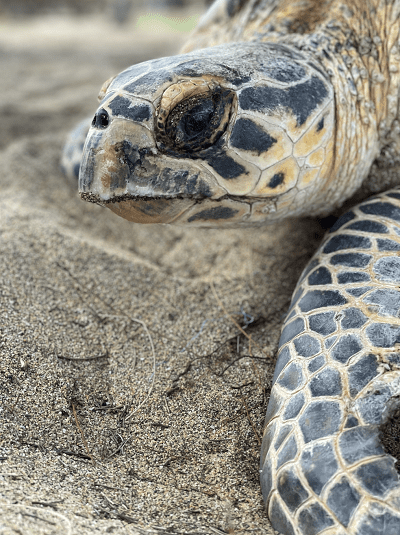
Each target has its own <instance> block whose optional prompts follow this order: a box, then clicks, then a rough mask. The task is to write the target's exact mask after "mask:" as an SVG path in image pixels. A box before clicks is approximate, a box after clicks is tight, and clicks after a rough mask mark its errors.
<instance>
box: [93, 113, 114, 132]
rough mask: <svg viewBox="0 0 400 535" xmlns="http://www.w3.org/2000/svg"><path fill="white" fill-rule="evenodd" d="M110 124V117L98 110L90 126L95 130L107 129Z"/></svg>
mask: <svg viewBox="0 0 400 535" xmlns="http://www.w3.org/2000/svg"><path fill="white" fill-rule="evenodd" d="M109 124H110V117H109V115H108V113H107V112H106V110H103V109H100V110H98V111H97V112H96V115H95V116H94V117H93V121H92V126H94V127H95V128H107V126H108V125H109Z"/></svg>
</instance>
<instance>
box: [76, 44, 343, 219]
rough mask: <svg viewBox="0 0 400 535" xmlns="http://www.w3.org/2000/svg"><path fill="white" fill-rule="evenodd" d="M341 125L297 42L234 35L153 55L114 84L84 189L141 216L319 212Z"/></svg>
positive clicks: (123, 212)
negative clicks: (315, 207)
mask: <svg viewBox="0 0 400 535" xmlns="http://www.w3.org/2000/svg"><path fill="white" fill-rule="evenodd" d="M333 125H334V108H333V92H332V88H331V86H330V83H329V81H328V80H327V79H326V77H325V75H324V73H323V72H321V71H320V70H319V69H318V68H317V67H315V66H312V65H310V64H309V62H307V61H306V60H305V59H304V58H303V57H302V56H301V55H300V54H298V53H296V52H293V51H292V50H290V49H287V48H286V47H282V46H278V45H272V44H257V46H256V47H255V45H254V44H252V43H237V44H235V43H233V44H230V45H225V46H219V47H213V48H210V49H204V50H200V51H196V52H193V53H190V54H185V55H182V56H174V57H171V58H163V59H159V60H153V61H149V62H146V63H142V64H139V65H135V66H133V67H131V68H129V69H127V70H126V71H124V72H122V73H121V74H120V75H118V76H117V77H115V78H114V79H112V80H111V81H109V82H107V83H106V84H105V85H104V86H103V88H102V91H101V102H100V106H99V108H98V110H97V111H96V114H95V116H94V118H93V121H92V125H91V128H90V130H89V134H88V137H87V140H86V144H85V148H84V154H83V159H82V164H81V171H80V178H79V187H80V194H81V197H82V198H83V199H85V200H88V201H91V202H97V203H100V204H103V205H105V206H107V207H108V208H110V209H111V210H112V211H114V212H115V213H117V214H118V215H120V216H122V217H124V218H126V219H128V220H130V221H138V222H142V223H173V222H174V223H175V222H176V223H178V224H187V223H189V224H193V225H197V226H240V225H243V224H247V225H248V224H260V223H263V222H265V221H275V220H277V219H282V218H284V217H286V216H287V215H288V214H289V213H291V214H296V213H301V212H302V211H303V212H304V213H310V212H311V211H312V210H311V208H310V206H308V207H306V208H305V207H304V204H305V200H308V201H309V204H311V203H312V198H314V197H315V195H314V193H313V195H310V194H309V191H310V190H311V189H312V190H313V191H314V190H315V182H316V181H317V179H318V183H320V184H323V179H322V180H321V177H323V176H324V174H326V170H327V169H328V168H329V165H330V162H331V158H330V156H331V155H330V152H331V151H332V148H331V147H332V144H331V141H332V137H333Z"/></svg>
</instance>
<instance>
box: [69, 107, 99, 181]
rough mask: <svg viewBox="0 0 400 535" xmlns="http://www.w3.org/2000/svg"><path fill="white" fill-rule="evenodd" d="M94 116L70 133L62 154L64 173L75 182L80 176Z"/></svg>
mask: <svg viewBox="0 0 400 535" xmlns="http://www.w3.org/2000/svg"><path fill="white" fill-rule="evenodd" d="M91 122H92V117H87V118H86V119H84V120H83V121H81V122H80V123H79V124H78V125H77V126H76V127H75V128H74V129H73V130H72V132H71V133H70V134H69V136H68V138H67V141H66V143H65V145H64V148H63V153H62V156H61V169H62V172H63V173H64V175H65V176H66V177H67V178H68V179H70V180H73V181H75V182H77V181H78V178H79V168H80V165H81V160H82V153H83V146H84V144H85V139H86V136H87V134H88V132H89V128H90V124H91Z"/></svg>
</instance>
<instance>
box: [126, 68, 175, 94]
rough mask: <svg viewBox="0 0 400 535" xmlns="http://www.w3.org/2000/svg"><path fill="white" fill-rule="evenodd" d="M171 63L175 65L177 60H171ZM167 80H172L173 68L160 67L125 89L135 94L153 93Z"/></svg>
mask: <svg viewBox="0 0 400 535" xmlns="http://www.w3.org/2000/svg"><path fill="white" fill-rule="evenodd" d="M171 64H172V65H173V66H175V62H172V61H171ZM166 82H172V76H171V69H159V70H156V71H150V72H148V73H147V74H145V75H144V76H141V77H140V78H139V79H138V80H135V81H134V82H132V83H130V84H128V85H126V86H125V87H124V90H125V91H129V93H132V94H133V95H142V94H148V95H152V94H153V93H155V92H156V91H158V90H159V89H160V86H161V85H163V84H165V83H166Z"/></svg>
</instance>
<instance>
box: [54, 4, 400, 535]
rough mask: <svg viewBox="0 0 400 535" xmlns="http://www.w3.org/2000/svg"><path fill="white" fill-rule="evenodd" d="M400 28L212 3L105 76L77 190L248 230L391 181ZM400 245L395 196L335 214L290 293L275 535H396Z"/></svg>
mask: <svg viewBox="0 0 400 535" xmlns="http://www.w3.org/2000/svg"><path fill="white" fill-rule="evenodd" d="M399 21H400V0H385V1H383V0H351V1H350V0H346V1H345V0H297V1H289V0H287V1H286V0H264V1H262V0H261V1H260V0H249V1H246V0H218V1H217V2H216V3H215V4H214V5H213V6H212V7H211V8H210V10H209V12H208V14H206V15H205V17H204V18H203V21H201V22H200V24H199V27H198V29H197V30H196V31H195V32H194V34H193V35H192V37H191V38H190V39H189V41H188V43H187V45H186V46H185V48H184V52H185V53H184V54H182V55H180V56H175V57H172V58H162V59H160V60H153V61H149V62H146V63H143V64H139V65H135V66H133V67H131V68H129V69H127V70H126V71H124V72H123V73H121V74H120V75H118V76H117V77H115V78H113V79H111V80H109V81H108V82H106V83H105V84H104V86H103V88H102V90H101V92H100V100H101V102H100V106H99V109H98V111H97V112H96V115H95V117H94V119H93V122H92V126H91V128H90V130H89V135H88V137H87V140H86V144H85V148H84V151H83V158H82V164H81V171H80V179H79V187H80V194H81V197H82V198H83V199H84V200H87V201H90V202H96V203H99V204H102V205H104V206H107V207H108V208H110V209H111V210H112V211H114V212H115V213H117V214H118V215H120V216H122V217H124V218H126V219H128V220H130V221H136V222H141V223H176V224H185V225H194V226H213V227H216V226H221V227H238V226H239V227H240V226H248V225H254V226H257V225H261V224H265V223H269V222H275V221H279V220H282V219H284V218H286V217H292V216H300V215H325V214H327V213H329V212H332V210H335V209H337V208H338V207H340V206H341V205H342V204H343V203H344V202H345V201H347V200H348V199H349V198H351V197H354V198H357V197H358V198H366V197H367V196H368V195H369V193H370V192H371V191H382V190H384V189H387V188H388V187H390V186H396V185H398V184H399V183H400V180H399V170H400V158H399V149H400V125H399V118H398V93H399V87H400V79H399V76H400V46H399V45H400V43H399V23H400V22H399ZM212 45H219V46H214V47H213V48H210V46H212ZM81 139H82V129H78V130H77V131H76V132H75V134H74V135H73V137H72V139H71V141H70V143H69V145H67V148H66V150H65V153H64V159H63V163H64V167H65V168H66V169H67V172H68V170H69V174H70V175H73V174H74V173H73V171H72V169H73V167H74V164H76V161H75V162H74V158H73V155H74V154H76V153H77V149H76V147H77V145H78V143H80V142H81ZM75 167H76V165H75ZM371 168H372V170H373V172H372V173H370V170H371ZM369 173H370V175H369ZM399 250H400V190H397V191H396V190H393V191H392V192H388V193H386V194H382V196H381V197H378V198H372V199H370V200H368V201H365V202H364V203H363V204H361V205H359V206H357V207H356V208H354V209H353V210H352V211H351V212H347V213H345V215H343V216H342V217H341V218H340V219H339V221H338V222H337V223H336V225H335V227H334V228H333V229H332V231H331V233H330V234H328V236H327V238H326V240H325V241H324V243H323V244H322V246H321V248H320V249H319V251H318V252H317V253H316V255H315V257H314V259H313V260H312V261H311V263H310V264H309V266H308V267H307V268H306V270H305V272H304V273H303V276H302V277H301V279H300V281H299V283H298V287H297V288H296V290H295V293H294V297H293V301H292V305H291V308H290V310H289V313H288V316H287V319H286V321H285V324H284V327H283V331H282V336H281V340H280V350H279V356H278V361H277V368H276V371H275V375H274V386H273V389H272V393H271V400H270V403H269V406H268V412H267V415H266V427H265V433H264V440H263V447H262V453H261V484H262V490H263V495H264V500H265V503H266V508H267V511H268V514H269V517H270V520H271V522H272V525H273V527H274V528H275V529H276V530H278V531H280V532H281V533H283V534H284V535H318V534H323V535H343V534H346V535H399V534H400V482H399V477H398V474H397V472H396V470H395V469H394V459H393V458H392V457H390V455H388V454H387V453H385V451H384V450H383V448H382V445H381V443H380V438H379V426H380V425H381V424H382V423H383V422H384V421H385V419H386V418H387V417H388V415H389V414H390V412H391V410H392V409H394V408H396V407H397V405H398V401H397V397H398V396H399V395H400V358H399V356H398V348H397V345H398V343H400V320H399V316H400V292H399V291H398V285H399V283H400V260H399V257H398V251H399Z"/></svg>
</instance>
